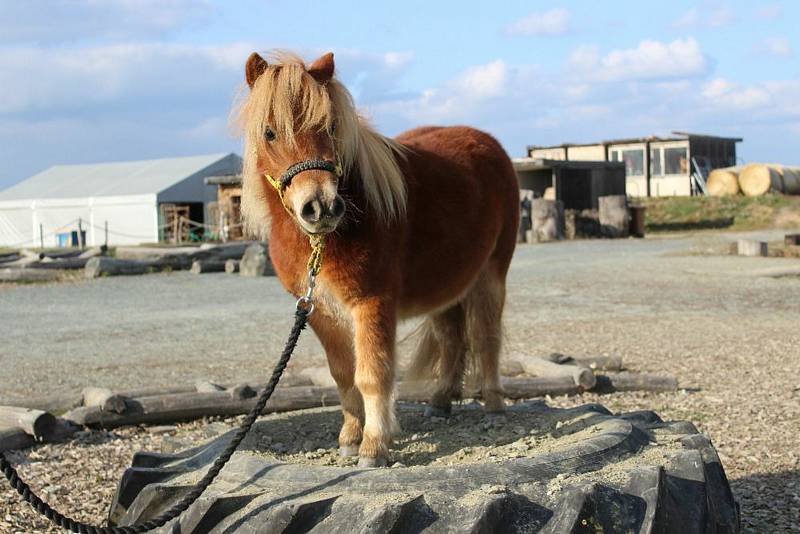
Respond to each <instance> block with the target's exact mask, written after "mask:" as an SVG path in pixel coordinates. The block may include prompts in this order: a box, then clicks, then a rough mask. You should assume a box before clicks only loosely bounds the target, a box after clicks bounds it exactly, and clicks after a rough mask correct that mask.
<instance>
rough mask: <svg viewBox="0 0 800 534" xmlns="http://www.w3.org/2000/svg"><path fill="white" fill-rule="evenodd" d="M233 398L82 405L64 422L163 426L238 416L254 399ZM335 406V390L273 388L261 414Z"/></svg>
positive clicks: (185, 396)
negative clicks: (120, 407) (119, 406)
mask: <svg viewBox="0 0 800 534" xmlns="http://www.w3.org/2000/svg"><path fill="white" fill-rule="evenodd" d="M259 393H260V392H259ZM232 397H233V396H232V395H231V393H230V392H228V391H216V392H213V393H180V394H175V395H161V396H158V397H142V398H139V399H134V400H133V401H132V402H131V403H130V405H129V407H128V410H127V412H126V413H125V414H115V413H109V412H104V411H102V410H101V409H100V408H98V407H96V406H85V407H81V408H76V409H74V410H72V411H70V412H68V413H66V414H65V415H64V419H67V420H69V421H73V422H74V423H76V424H79V425H84V426H100V427H103V428H116V427H119V426H127V425H139V424H164V423H174V422H177V421H189V420H192V419H200V418H202V417H209V416H228V415H241V414H244V413H247V412H248V411H250V409H251V408H252V407H253V405H254V404H255V403H256V400H257V399H256V398H250V399H235V398H232ZM338 403H339V394H338V392H337V390H336V388H321V387H302V386H301V387H291V388H288V387H287V388H276V389H275V392H274V393H273V395H272V398H271V399H270V401H269V402H268V403H267V406H266V408H265V409H264V413H272V412H285V411H289V410H300V409H304V408H316V407H319V406H333V405H336V404H338Z"/></svg>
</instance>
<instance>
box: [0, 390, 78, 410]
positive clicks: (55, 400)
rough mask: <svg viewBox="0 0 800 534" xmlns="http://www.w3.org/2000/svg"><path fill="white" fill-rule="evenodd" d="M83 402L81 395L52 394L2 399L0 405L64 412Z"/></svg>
mask: <svg viewBox="0 0 800 534" xmlns="http://www.w3.org/2000/svg"><path fill="white" fill-rule="evenodd" d="M82 404H83V396H82V395H81V394H80V393H78V394H72V395H53V396H48V397H39V398H35V397H34V398H27V399H2V400H0V405H8V406H17V407H19V408H31V409H34V410H42V411H44V412H50V413H52V414H59V413H64V412H66V411H69V410H72V409H73V408H77V407H78V406H81V405H82Z"/></svg>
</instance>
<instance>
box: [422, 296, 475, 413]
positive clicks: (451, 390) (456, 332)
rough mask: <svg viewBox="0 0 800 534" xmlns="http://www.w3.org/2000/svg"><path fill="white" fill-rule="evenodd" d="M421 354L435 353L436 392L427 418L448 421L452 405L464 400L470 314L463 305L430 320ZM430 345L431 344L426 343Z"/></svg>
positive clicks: (436, 315)
mask: <svg viewBox="0 0 800 534" xmlns="http://www.w3.org/2000/svg"><path fill="white" fill-rule="evenodd" d="M428 321H429V324H428V325H427V331H426V332H425V335H426V336H431V337H430V338H429V339H428V340H423V343H422V344H421V345H420V349H421V350H428V351H434V352H435V355H434V356H433V357H434V358H435V366H436V369H435V374H436V390H435V391H434V393H433V395H432V397H431V403H430V406H428V408H427V409H426V410H425V415H428V416H437V417H448V416H449V415H450V411H451V409H452V402H453V401H455V400H460V399H461V394H462V390H463V387H464V370H465V363H466V352H467V337H466V336H467V333H466V313H465V309H464V306H463V305H462V304H461V303H459V304H456V305H454V306H452V307H450V308H448V309H447V310H445V311H443V312H440V313H437V314H435V315H433V316H431V317H430V318H428ZM426 341H427V342H426Z"/></svg>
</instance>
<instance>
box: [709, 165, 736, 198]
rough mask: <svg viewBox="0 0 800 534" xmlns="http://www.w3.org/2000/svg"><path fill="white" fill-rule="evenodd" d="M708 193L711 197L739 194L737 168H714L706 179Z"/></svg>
mask: <svg viewBox="0 0 800 534" xmlns="http://www.w3.org/2000/svg"><path fill="white" fill-rule="evenodd" d="M706 186H707V187H708V194H709V195H711V196H712V197H731V196H734V195H738V194H739V169H737V168H736V167H729V168H727V169H714V170H713V171H711V173H710V174H709V175H708V180H707V181H706Z"/></svg>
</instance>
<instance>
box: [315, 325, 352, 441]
mask: <svg viewBox="0 0 800 534" xmlns="http://www.w3.org/2000/svg"><path fill="white" fill-rule="evenodd" d="M310 323H311V327H312V328H313V329H314V333H316V334H317V337H318V338H319V340H320V342H321V343H322V346H323V347H324V349H325V354H326V355H327V357H328V368H329V369H330V371H331V376H333V379H334V380H335V381H336V386H337V387H338V389H339V398H340V399H341V406H342V415H343V416H344V423H343V424H342V429H341V431H340V432H339V454H341V455H342V456H358V446H359V444H360V443H361V436H362V433H363V428H364V403H363V400H362V399H361V393H360V392H359V391H358V388H356V385H355V354H354V352H353V334H352V330H351V328H349V325H342V324H340V323H338V322H336V321H335V320H334V319H332V318H330V317H328V316H326V315H324V314H323V313H321V311H320V312H318V313H316V314H314V315H312V316H311V318H310Z"/></svg>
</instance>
